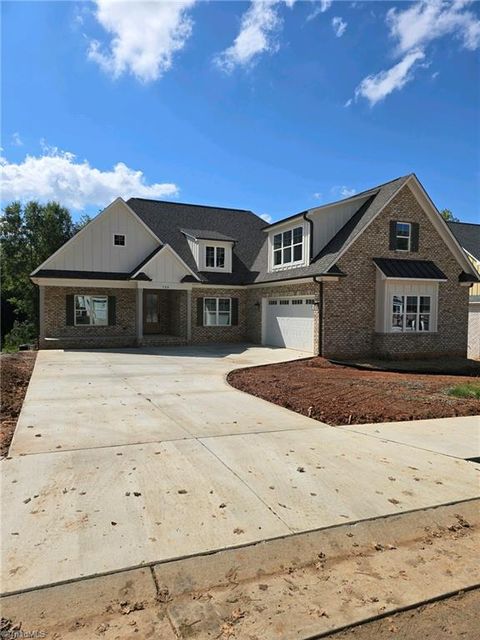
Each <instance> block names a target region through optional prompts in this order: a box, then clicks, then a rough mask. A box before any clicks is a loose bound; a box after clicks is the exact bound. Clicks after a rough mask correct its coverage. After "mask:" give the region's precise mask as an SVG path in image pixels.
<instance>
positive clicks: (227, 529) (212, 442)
mask: <svg viewBox="0 0 480 640" xmlns="http://www.w3.org/2000/svg"><path fill="white" fill-rule="evenodd" d="M229 352H230V353H229ZM299 355H302V354H298V353H295V352H287V351H285V350H271V349H261V348H247V347H239V348H238V349H237V350H236V352H235V353H233V354H232V353H231V349H229V350H228V352H227V351H226V350H222V349H217V350H214V349H212V348H205V349H198V348H197V349H188V348H185V349H175V350H173V349H171V350H167V349H164V350H155V351H153V350H152V351H122V352H91V353H88V352H69V353H67V352H41V353H40V354H39V359H38V361H37V366H36V367H35V370H34V374H33V377H32V382H31V384H30V387H29V390H28V393H27V396H26V401H25V404H24V409H23V410H22V414H21V417H20V422H19V427H18V428H17V432H16V434H15V438H14V442H13V446H12V450H11V453H12V454H13V455H12V456H11V457H10V459H7V460H4V461H3V463H2V464H3V482H2V532H1V533H2V545H1V546H2V548H1V552H2V557H1V570H2V574H1V591H2V592H4V593H5V592H8V593H12V592H16V591H22V590H27V589H32V588H37V587H39V586H44V585H48V584H54V583H58V582H62V581H68V580H74V579H76V578H80V577H84V576H92V575H98V574H102V573H106V572H112V571H117V570H120V569H125V568H132V567H137V566H140V565H144V564H148V563H155V562H163V561H166V560H171V559H175V558H182V557H186V556H193V555H195V554H201V553H206V552H210V551H214V550H219V549H225V548H230V547H236V546H242V545H246V544H249V543H252V542H256V541H259V540H265V539H272V538H277V537H282V536H285V535H290V534H292V533H295V532H302V531H308V530H312V529H320V528H325V527H331V526H333V525H338V524H345V523H351V522H356V521H359V520H367V519H370V518H374V517H378V516H385V515H389V514H400V513H404V512H408V511H412V510H416V509H423V508H426V507H430V506H436V505H441V504H448V503H455V502H458V501H462V500H470V499H472V498H475V497H476V496H477V495H478V486H479V484H478V479H479V471H480V465H478V464H474V463H471V462H465V461H463V460H460V459H455V458H453V457H450V456H445V455H442V454H440V453H435V452H432V451H426V450H424V449H421V448H415V447H411V446H406V445H405V444H401V443H396V442H390V441H385V440H383V439H381V438H379V437H372V436H370V435H366V434H363V433H356V432H354V431H351V430H347V429H344V428H334V427H329V426H326V425H322V424H321V423H318V422H316V421H313V420H310V419H308V418H306V417H303V416H300V415H298V414H295V413H292V412H289V411H287V410H286V409H283V408H280V407H278V406H276V405H272V404H270V403H268V402H265V401H263V400H260V399H258V398H255V397H252V396H247V395H245V394H243V393H241V392H240V391H236V390H233V389H231V388H230V387H228V385H227V384H226V383H225V380H224V376H225V374H226V372H227V371H228V370H230V369H234V368H237V367H239V366H249V365H251V364H260V363H261V362H265V363H266V362H271V361H275V360H276V361H280V360H285V359H289V358H290V359H292V358H298V357H299ZM59 447H60V448H59Z"/></svg>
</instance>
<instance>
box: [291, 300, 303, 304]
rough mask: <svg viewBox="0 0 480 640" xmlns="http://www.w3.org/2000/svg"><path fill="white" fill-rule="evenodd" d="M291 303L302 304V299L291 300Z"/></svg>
mask: <svg viewBox="0 0 480 640" xmlns="http://www.w3.org/2000/svg"><path fill="white" fill-rule="evenodd" d="M292 304H303V300H300V299H298V300H292Z"/></svg>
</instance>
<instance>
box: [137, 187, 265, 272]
mask: <svg viewBox="0 0 480 640" xmlns="http://www.w3.org/2000/svg"><path fill="white" fill-rule="evenodd" d="M128 205H129V206H130V207H131V208H132V209H133V210H134V211H135V213H136V214H137V215H138V216H139V218H141V220H143V222H144V223H145V224H146V225H147V226H148V227H150V229H151V230H152V231H153V232H154V233H155V235H157V236H158V238H159V239H160V241H161V242H162V243H163V244H169V245H170V246H171V247H172V249H173V250H174V251H176V252H177V254H178V255H179V256H180V258H182V260H183V261H184V262H186V264H187V265H188V266H189V267H190V268H191V269H192V271H193V272H194V273H197V274H199V276H200V278H201V280H202V282H205V283H211V284H244V283H246V282H249V281H250V280H251V275H250V268H251V266H252V264H253V262H254V260H255V258H256V256H257V254H258V252H259V251H260V248H261V246H262V244H263V243H264V241H265V234H264V233H263V232H262V229H263V227H264V226H265V221H264V220H262V219H261V218H259V217H258V216H256V215H255V214H254V213H252V212H251V211H247V210H245V209H225V208H222V207H208V206H201V205H191V204H181V203H177V202H162V201H158V200H144V199H142V198H131V199H130V200H128ZM181 229H185V230H186V229H194V230H195V231H196V232H200V233H202V232H204V233H207V232H209V231H211V230H212V229H215V231H216V232H217V233H218V234H219V235H222V236H228V237H229V238H231V239H233V238H235V239H236V240H235V249H234V251H233V261H232V273H216V272H202V273H199V272H198V270H197V266H196V264H195V259H194V257H193V255H192V252H191V250H190V247H189V246H188V242H187V238H186V237H185V235H184V234H183V233H182V231H181Z"/></svg>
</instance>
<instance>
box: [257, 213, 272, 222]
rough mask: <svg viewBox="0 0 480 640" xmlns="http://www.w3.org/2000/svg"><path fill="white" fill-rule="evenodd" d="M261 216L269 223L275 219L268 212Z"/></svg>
mask: <svg viewBox="0 0 480 640" xmlns="http://www.w3.org/2000/svg"><path fill="white" fill-rule="evenodd" d="M260 218H261V219H262V220H265V222H266V223H267V224H270V223H271V222H272V221H273V218H272V216H270V215H268V213H262V215H261V216H260Z"/></svg>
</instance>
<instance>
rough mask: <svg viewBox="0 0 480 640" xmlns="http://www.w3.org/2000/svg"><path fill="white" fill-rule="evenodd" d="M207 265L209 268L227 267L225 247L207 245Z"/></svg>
mask: <svg viewBox="0 0 480 640" xmlns="http://www.w3.org/2000/svg"><path fill="white" fill-rule="evenodd" d="M205 266H206V267H207V268H208V269H224V268H225V247H211V246H208V245H207V246H206V247H205Z"/></svg>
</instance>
